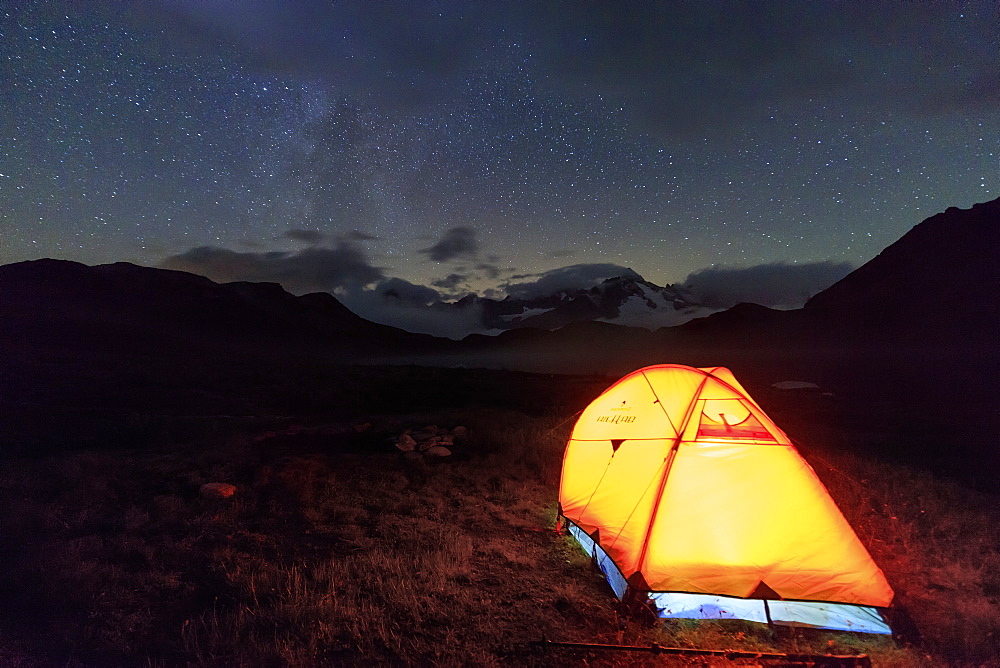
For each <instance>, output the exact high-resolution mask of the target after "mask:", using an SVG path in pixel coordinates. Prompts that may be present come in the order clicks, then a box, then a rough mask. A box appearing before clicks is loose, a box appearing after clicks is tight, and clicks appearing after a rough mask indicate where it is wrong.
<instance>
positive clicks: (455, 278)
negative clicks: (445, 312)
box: [431, 274, 469, 290]
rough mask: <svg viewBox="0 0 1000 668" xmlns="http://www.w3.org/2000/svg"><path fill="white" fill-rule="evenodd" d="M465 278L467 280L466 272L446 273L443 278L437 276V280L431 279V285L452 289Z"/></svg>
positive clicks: (464, 280)
mask: <svg viewBox="0 0 1000 668" xmlns="http://www.w3.org/2000/svg"><path fill="white" fill-rule="evenodd" d="M467 280H469V275H468V274H448V275H447V276H445V277H444V278H439V279H438V280H436V281H433V282H432V283H431V285H433V286H434V287H436V288H442V289H444V290H454V289H455V288H457V287H458V286H459V285H461V284H463V283H465V282H466V281H467Z"/></svg>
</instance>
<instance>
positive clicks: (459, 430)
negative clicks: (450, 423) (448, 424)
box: [451, 427, 469, 438]
mask: <svg viewBox="0 0 1000 668" xmlns="http://www.w3.org/2000/svg"><path fill="white" fill-rule="evenodd" d="M451 435H452V436H454V437H455V438H465V437H466V436H468V435H469V430H468V429H467V428H465V427H455V428H454V429H452V430H451Z"/></svg>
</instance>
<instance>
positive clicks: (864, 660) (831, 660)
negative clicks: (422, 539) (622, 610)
mask: <svg viewBox="0 0 1000 668" xmlns="http://www.w3.org/2000/svg"><path fill="white" fill-rule="evenodd" d="M531 644H533V645H536V646H538V647H543V648H546V649H548V648H562V649H579V650H586V651H594V650H609V651H619V652H648V653H650V654H672V655H675V656H706V657H717V658H722V659H726V660H728V661H734V660H736V659H780V660H784V661H790V662H793V663H794V664H801V665H807V666H815V667H817V668H819V667H821V666H822V667H824V668H849V667H850V668H871V665H872V661H871V657H869V656H868V655H867V654H856V655H850V654H848V655H844V654H788V653H785V652H755V651H752V650H735V649H694V648H690V647H662V646H660V645H658V644H656V643H655V642H654V643H651V644H650V645H648V646H644V645H602V644H599V643H585V642H559V641H555V640H549V639H548V638H545V637H542V639H541V640H536V641H534V642H533V643H531ZM786 665H787V664H786Z"/></svg>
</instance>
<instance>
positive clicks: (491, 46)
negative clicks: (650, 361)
mask: <svg viewBox="0 0 1000 668" xmlns="http://www.w3.org/2000/svg"><path fill="white" fill-rule="evenodd" d="M3 12H4V13H3V14H2V15H0V18H2V24H0V25H2V27H0V31H2V34H0V64H2V68H3V69H2V71H3V92H2V93H0V95H2V100H3V105H2V109H0V174H2V176H0V197H2V200H3V203H4V205H3V207H2V209H0V233H2V242H0V262H2V263H7V262H13V261H18V260H24V259H32V258H38V257H58V258H66V259H73V260H79V261H83V262H87V263H91V264H92V263H100V262H112V261H118V260H127V261H133V262H138V263H141V264H147V265H160V264H163V265H165V266H178V267H181V268H189V269H193V270H201V271H202V272H203V273H206V274H208V275H210V276H212V277H213V278H218V279H233V278H250V279H261V280H268V279H272V280H283V279H282V277H285V279H287V281H285V280H283V282H287V283H290V284H293V285H294V287H295V288H296V289H299V290H300V291H305V290H308V289H330V290H336V289H343V288H345V286H346V287H354V288H358V287H364V286H371V285H375V284H376V283H377V282H378V281H383V280H388V279H389V278H393V277H398V278H403V279H405V280H407V281H410V282H412V283H415V284H418V285H424V286H434V287H435V290H437V291H438V292H439V293H440V294H441V295H443V296H448V295H452V296H458V295H461V294H462V293H463V292H465V291H468V290H470V289H472V290H477V291H483V290H485V289H487V288H496V287H498V286H502V285H503V284H505V283H513V282H517V281H524V280H527V279H530V278H531V277H532V276H537V275H538V274H540V273H541V272H545V271H548V270H553V269H557V268H559V267H563V266H566V265H578V264H579V265H587V264H595V265H597V264H602V265H615V266H621V267H630V268H632V269H634V270H635V271H636V272H638V273H640V274H642V275H643V276H645V277H646V278H647V279H649V280H652V281H655V282H658V283H660V284H665V283H669V282H675V281H681V280H683V279H684V278H685V276H687V275H688V274H689V273H691V272H693V271H696V270H698V269H701V268H704V267H708V266H710V265H724V266H730V267H737V266H740V267H750V266H754V265H759V264H772V263H788V264H789V265H794V264H803V263H816V262H832V263H851V264H852V265H857V264H860V263H863V262H865V261H867V260H868V259H870V258H871V257H872V256H874V255H875V254H876V253H878V252H879V251H880V250H881V249H883V248H884V247H885V246H887V245H889V244H890V243H892V242H893V241H894V240H896V239H897V238H898V237H899V236H901V235H902V234H903V233H904V232H905V231H906V230H908V229H909V228H910V227H911V226H913V225H914V224H915V223H917V222H919V221H920V220H921V219H922V218H924V217H926V216H928V215H931V214H933V213H935V212H937V211H939V210H943V209H944V208H946V207H948V206H961V207H968V206H970V205H971V204H973V203H975V202H979V201H985V200H988V199H993V198H995V197H996V196H997V190H998V189H1000V182H998V177H1000V97H998V96H1000V75H998V74H997V73H998V72H1000V42H998V35H1000V20H998V14H997V9H996V6H995V4H994V3H935V4H933V5H931V4H930V3H927V4H924V3H878V4H875V3H857V4H845V3H822V2H820V3H800V2H793V3H765V4H752V5H751V4H747V5H740V4H736V3H730V2H723V3H711V2H697V3H690V4H685V3H681V4H673V3H669V4H668V3H662V4H658V5H654V4H629V5H623V4H622V3H554V2H553V3H536V4H527V3H511V4H507V3H500V2H496V3H466V2H455V3H444V2H435V3H364V2H360V3H324V2H281V3H269V2H263V1H260V0H256V1H251V2H242V3H241V2H222V1H221V0H205V1H203V2H195V1H181V0H173V1H167V0H161V1H155V2H154V1H147V2H142V3H126V2H120V3H105V2H87V3H79V2H58V1H48V2H29V3H14V4H13V8H8V9H5V10H3ZM324 263H326V264H328V263H340V265H339V267H338V268H337V269H336V270H332V269H330V267H329V266H326V267H325V269H324V268H323V267H324ZM317 267H319V269H317ZM428 294H431V293H428Z"/></svg>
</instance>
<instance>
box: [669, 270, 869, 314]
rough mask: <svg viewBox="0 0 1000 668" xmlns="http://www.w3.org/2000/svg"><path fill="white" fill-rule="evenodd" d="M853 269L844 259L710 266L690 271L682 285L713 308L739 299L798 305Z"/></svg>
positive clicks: (737, 302)
mask: <svg viewBox="0 0 1000 668" xmlns="http://www.w3.org/2000/svg"><path fill="white" fill-rule="evenodd" d="M852 269H853V267H852V265H850V264H849V263H846V262H811V263H806V264H787V263H784V262H776V263H772V264H761V265H756V266H753V267H726V266H713V267H708V268H705V269H699V270H698V271H695V272H692V273H691V274H690V275H688V277H687V278H686V279H684V282H683V285H684V286H685V287H686V288H687V289H688V290H690V291H691V292H692V293H693V296H694V298H695V299H696V300H697V301H699V302H700V303H701V304H703V305H704V306H708V307H712V308H729V307H730V306H734V305H736V304H739V303H740V302H752V303H755V304H761V305H763V306H770V307H778V308H799V307H801V306H802V305H803V304H805V302H806V300H807V299H809V297H811V296H813V295H814V294H816V293H817V292H820V291H821V290H825V289H826V288H828V287H830V286H831V285H833V284H834V283H836V282H837V281H839V280H840V279H842V278H843V277H844V276H846V275H847V274H849V273H850V272H851V271H852Z"/></svg>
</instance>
